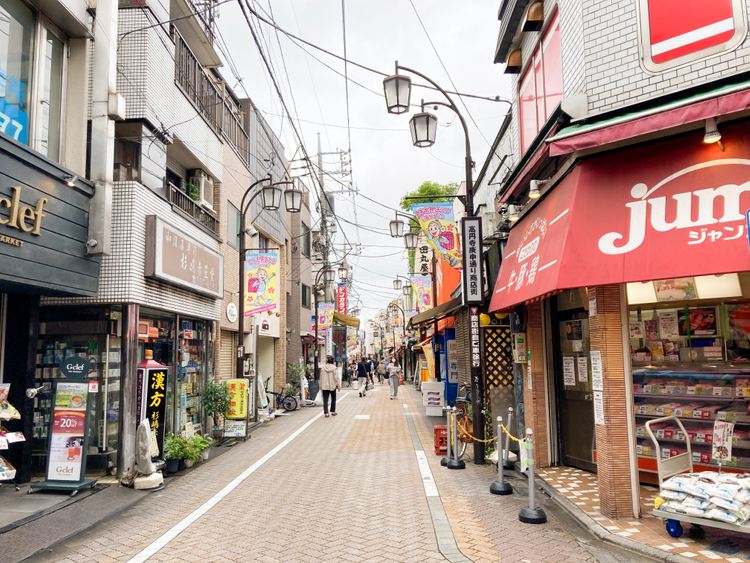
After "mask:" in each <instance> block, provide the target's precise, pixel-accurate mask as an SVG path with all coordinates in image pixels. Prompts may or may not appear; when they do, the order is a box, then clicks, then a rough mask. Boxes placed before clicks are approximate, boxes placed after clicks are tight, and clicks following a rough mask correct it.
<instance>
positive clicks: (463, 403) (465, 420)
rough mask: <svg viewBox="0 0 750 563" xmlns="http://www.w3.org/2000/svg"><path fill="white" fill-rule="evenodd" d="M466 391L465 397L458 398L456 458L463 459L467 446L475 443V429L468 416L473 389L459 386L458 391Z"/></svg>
mask: <svg viewBox="0 0 750 563" xmlns="http://www.w3.org/2000/svg"><path fill="white" fill-rule="evenodd" d="M461 389H463V390H464V393H465V394H464V395H463V396H459V397H456V433H457V434H458V436H457V437H456V438H457V439H456V442H457V444H456V457H457V458H458V459H461V458H462V457H463V455H464V453H465V452H466V444H469V443H471V442H472V441H473V439H472V437H471V435H472V434H473V427H472V423H471V419H470V418H469V415H468V414H467V412H466V410H467V406H468V405H470V404H471V389H470V388H469V387H468V386H467V385H466V384H464V385H461V386H459V388H458V390H459V391H461Z"/></svg>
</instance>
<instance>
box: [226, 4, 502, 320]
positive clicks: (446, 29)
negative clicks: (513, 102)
mask: <svg viewBox="0 0 750 563" xmlns="http://www.w3.org/2000/svg"><path fill="white" fill-rule="evenodd" d="M249 2H250V6H251V7H252V8H253V10H255V11H256V12H257V13H259V14H261V15H262V16H263V17H266V18H268V19H273V20H274V21H275V22H276V24H277V25H278V26H279V27H281V28H282V29H283V30H285V31H287V32H289V33H291V34H294V35H297V36H298V37H301V38H303V39H305V40H306V41H309V42H311V43H313V44H314V45H316V46H319V47H322V48H323V49H326V50H328V51H330V52H332V53H336V54H338V55H343V53H344V32H343V26H342V1H341V0H315V1H309V0H273V1H272V0H260V1H255V0H249ZM344 2H345V4H344V8H345V10H346V49H347V52H346V54H347V58H348V59H349V60H351V61H353V62H356V63H359V64H361V65H364V66H366V67H369V68H371V69H374V70H377V71H380V72H384V73H388V74H393V72H394V63H395V61H396V60H398V61H399V63H400V64H402V65H405V66H407V67H411V68H414V69H415V70H418V71H419V72H421V73H423V74H425V75H427V76H429V77H430V78H432V79H433V80H435V81H436V82H437V83H438V84H440V85H441V86H442V87H443V88H444V89H446V90H449V91H453V90H454V88H453V84H455V90H456V91H458V92H462V93H469V94H475V95H479V96H486V97H491V98H494V97H495V96H501V97H505V98H507V97H509V81H508V79H507V78H506V77H505V76H504V75H503V66H502V65H495V64H493V62H492V59H493V56H494V49H495V44H496V42H497V34H498V30H499V22H498V20H497V10H498V7H499V2H487V1H486V0H462V1H460V2H457V1H447V0H379V1H373V0H358V1H348V2H347V1H346V0H344ZM220 10H221V12H220V17H219V20H218V26H219V32H220V36H221V37H220V38H219V43H222V42H223V43H224V44H225V45H226V47H227V49H226V50H227V51H228V52H229V53H230V54H231V65H230V61H227V59H226V57H224V58H225V67H224V68H223V69H222V74H223V75H224V77H225V79H226V80H227V81H228V82H229V83H230V85H232V86H233V87H234V88H235V91H237V93H238V94H240V95H244V92H243V90H242V89H243V87H244V88H245V90H246V91H247V93H248V94H249V96H250V97H251V98H252V99H253V101H254V102H255V104H256V105H257V106H258V107H259V108H260V110H261V111H262V112H263V113H264V115H265V117H266V119H267V120H268V122H269V123H270V124H271V126H272V128H273V130H274V131H275V132H276V134H277V135H279V137H280V138H281V140H282V142H283V143H284V146H285V147H286V155H287V158H291V156H292V155H294V153H295V152H296V151H298V145H299V143H298V141H297V138H296V136H295V135H294V133H293V130H292V127H291V125H290V123H289V121H288V119H287V118H286V116H285V115H284V109H283V106H282V104H281V102H280V100H279V97H278V95H277V93H276V90H275V87H274V85H273V82H272V80H271V78H270V76H269V73H268V71H267V70H266V68H265V65H264V63H263V60H262V59H261V56H260V54H259V52H258V48H257V47H256V45H255V42H254V40H253V37H252V35H251V33H250V29H249V27H248V24H247V22H246V21H245V19H244V16H243V14H242V12H241V10H240V8H239V6H238V5H237V4H236V3H234V2H230V3H228V4H223V5H222V6H220ZM250 18H251V23H252V24H253V26H254V29H255V30H256V33H259V40H260V42H261V46H262V48H263V50H264V52H265V53H266V55H267V57H268V59H269V61H270V63H271V66H272V72H273V74H274V76H275V78H276V81H277V82H278V84H279V86H280V88H281V91H282V96H283V98H284V101H285V102H286V105H287V107H288V108H289V111H290V112H291V113H292V117H293V119H294V120H295V124H296V126H297V128H298V131H299V132H300V134H301V136H302V139H303V141H304V145H305V148H306V150H307V153H308V154H309V155H310V156H314V155H315V154H316V153H317V146H318V133H320V139H321V144H322V148H323V152H335V151H338V150H347V149H348V147H349V140H348V135H349V134H351V148H352V153H351V161H352V166H351V169H352V176H351V178H349V177H343V178H342V180H343V181H344V182H345V183H346V184H347V185H348V184H349V182H350V181H352V182H353V183H354V185H355V186H356V187H357V188H358V189H359V193H360V195H358V196H356V197H352V196H348V195H343V194H339V195H337V196H336V200H337V201H336V211H337V214H338V215H339V217H340V219H341V225H342V226H343V227H344V229H343V233H342V230H341V229H339V232H338V233H337V234H336V238H335V242H336V244H337V245H343V244H344V242H345V238H344V236H343V234H344V233H345V234H346V238H347V239H348V241H349V242H350V243H351V244H352V245H355V246H358V247H359V248H360V249H361V254H360V255H359V256H350V259H349V262H350V264H351V266H352V269H353V272H354V289H355V290H356V292H358V294H359V296H360V298H361V305H362V306H363V312H362V314H361V318H363V319H367V318H370V317H371V316H372V315H373V314H374V313H375V312H376V311H377V310H379V309H380V308H382V307H383V306H385V305H386V304H387V303H388V302H389V300H390V299H393V298H394V297H395V296H397V294H398V292H395V291H394V290H393V288H392V282H391V280H392V279H393V278H394V277H395V276H396V274H400V275H407V274H408V262H407V260H406V255H405V252H403V239H392V238H390V236H389V235H388V234H387V230H388V221H389V220H391V219H392V218H393V215H394V211H393V208H397V207H398V202H399V200H400V198H401V196H402V195H403V194H404V193H405V192H407V191H411V190H414V189H416V188H417V187H418V186H419V185H420V184H421V183H422V182H424V181H426V180H430V181H434V182H439V183H448V182H460V181H461V180H463V178H464V168H463V162H464V155H465V150H464V134H463V132H462V130H461V124H460V122H459V121H458V119H457V118H456V116H455V114H454V113H452V112H451V111H450V110H448V109H444V108H441V109H439V110H438V111H437V112H435V113H436V114H437V116H438V119H439V121H440V127H439V129H438V132H437V141H436V143H435V145H434V146H433V147H432V148H430V149H418V148H415V147H413V146H412V144H411V138H410V135H409V131H408V120H409V115H408V114H407V115H400V116H396V115H391V114H388V113H387V112H386V108H385V101H384V98H383V96H382V92H383V77H382V76H381V75H378V74H376V73H373V72H369V71H366V70H363V69H361V68H357V67H355V66H354V65H352V64H350V65H349V67H348V72H349V79H350V82H349V113H350V124H351V128H350V129H349V130H347V127H346V125H347V116H346V91H345V80H344V78H343V77H342V74H343V72H344V64H343V62H341V61H340V60H337V59H336V58H334V57H332V56H329V55H327V54H325V53H322V52H320V51H317V50H315V49H313V48H311V47H308V46H305V45H302V46H300V45H299V44H298V43H296V42H294V41H292V40H291V39H289V38H288V37H287V36H285V35H284V34H283V33H282V32H278V31H276V30H274V29H273V28H271V27H269V26H268V25H267V24H265V23H262V22H260V21H258V20H257V19H256V18H255V17H253V15H252V14H250ZM420 18H421V23H420ZM423 26H424V27H423ZM222 40H223V41H222ZM433 45H434V47H433ZM303 47H304V49H303ZM316 58H317V59H319V61H318V60H316ZM441 60H442V64H441ZM320 61H322V63H325V65H328V66H329V67H331V68H332V69H334V70H331V69H329V68H327V67H326V66H324V64H322V63H321V62H320ZM443 65H445V68H443ZM446 70H447V72H446ZM335 71H338V73H340V74H337V73H336V72H335ZM233 72H236V73H237V74H238V76H239V77H241V78H242V84H241V85H240V84H238V82H237V78H236V77H233V76H232V75H233ZM412 80H413V82H415V83H416V82H418V83H423V81H422V80H421V79H419V78H418V77H416V76H414V77H412ZM451 81H452V83H451ZM355 82H356V84H355ZM423 98H424V99H425V101H426V102H430V101H435V100H442V98H441V96H440V94H439V93H437V92H434V91H432V90H427V89H422V88H415V89H414V90H413V92H412V103H413V104H414V103H418V102H419V100H420V99H423ZM454 99H455V100H456V103H457V104H458V105H459V107H460V109H461V112H462V113H463V115H464V117H465V119H466V121H467V122H468V126H469V131H470V137H471V146H472V156H473V158H474V161H475V162H476V170H475V176H476V173H477V172H478V171H479V170H480V169H481V167H482V164H483V163H484V160H485V158H486V156H487V153H488V150H489V143H491V142H492V140H493V139H494V137H495V135H496V134H497V131H498V129H499V127H500V124H501V122H502V119H503V117H504V115H505V112H506V111H507V109H508V105H507V104H504V103H496V102H490V101H482V100H472V99H471V98H462V99H463V100H464V103H465V104H466V107H464V106H463V105H462V104H461V103H460V102H459V100H458V98H457V97H456V98H454ZM431 111H432V110H431ZM299 156H300V153H299V152H298V154H297V158H298V157H299ZM338 160H339V159H338V157H336V156H325V157H324V162H326V163H327V164H326V166H325V168H326V169H327V170H329V171H334V170H337V169H339V165H338ZM308 185H310V184H309V183H308ZM325 187H326V189H327V190H328V189H331V190H337V189H341V188H342V186H341V185H340V184H337V183H336V181H335V180H333V179H331V178H327V179H326V186H325ZM367 198H369V199H367ZM355 207H356V213H355ZM346 221H349V222H351V223H357V224H359V225H360V226H361V228H359V229H358V228H356V227H355V226H353V225H352V224H349V223H347V222H346ZM339 248H341V247H339ZM355 300H356V298H355V297H354V296H352V297H351V298H350V306H351V305H352V302H353V301H355Z"/></svg>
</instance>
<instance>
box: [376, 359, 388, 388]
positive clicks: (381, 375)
mask: <svg viewBox="0 0 750 563" xmlns="http://www.w3.org/2000/svg"><path fill="white" fill-rule="evenodd" d="M378 379H380V383H383V380H384V379H388V370H387V369H386V363H385V359H383V360H382V361H381V362H380V363H379V364H378Z"/></svg>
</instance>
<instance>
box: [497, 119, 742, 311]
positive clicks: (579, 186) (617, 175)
mask: <svg viewBox="0 0 750 563" xmlns="http://www.w3.org/2000/svg"><path fill="white" fill-rule="evenodd" d="M722 135H723V137H722V141H723V142H724V147H725V149H726V150H725V151H724V152H722V150H721V148H720V147H719V146H718V145H717V144H711V145H706V144H703V143H702V139H703V132H702V131H701V132H700V133H697V134H692V135H689V136H685V137H682V138H680V139H676V140H669V141H662V142H659V143H652V144H650V145H646V146H641V147H637V148H633V149H629V150H625V151H620V152H617V153H612V154H608V155H605V156H601V157H596V158H592V159H589V160H586V161H583V162H582V163H580V164H579V165H578V166H576V168H574V169H573V171H572V172H571V173H570V174H568V175H567V176H566V177H565V178H564V179H563V180H562V181H561V182H560V183H559V184H558V185H557V186H555V187H554V188H553V189H552V190H550V192H549V194H548V195H547V196H546V197H545V198H544V199H543V200H541V201H540V202H539V203H538V204H537V205H536V207H535V208H534V209H532V210H531V212H530V213H529V214H528V215H527V216H526V217H524V219H523V220H522V221H520V222H519V223H518V224H517V225H516V226H515V227H514V228H513V229H512V230H511V232H510V237H509V239H508V244H507V245H506V252H505V256H504V257H503V263H502V266H501V268H500V273H499V274H498V278H497V282H496V284H495V288H494V291H493V295H492V301H491V303H490V312H496V311H501V310H504V309H508V308H509V307H512V306H513V305H516V304H518V303H523V302H530V301H533V300H536V299H539V298H542V297H544V296H546V295H552V294H554V293H555V292H557V291H561V290H564V289H573V288H578V287H586V286H589V287H593V286H598V285H605V284H616V283H626V282H636V281H650V280H664V279H672V278H677V277H685V276H703V275H710V274H725V273H730V272H742V271H748V270H750V247H749V246H748V234H747V229H748V224H747V218H746V217H745V213H746V211H747V210H748V209H750V159H748V158H747V156H748V155H749V154H750V132H749V129H748V127H747V124H746V123H740V124H737V125H728V126H725V127H723V128H722Z"/></svg>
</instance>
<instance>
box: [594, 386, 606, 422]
mask: <svg viewBox="0 0 750 563" xmlns="http://www.w3.org/2000/svg"><path fill="white" fill-rule="evenodd" d="M594 424H598V425H599V426H604V425H605V424H604V395H603V393H602V392H601V391H594Z"/></svg>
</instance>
